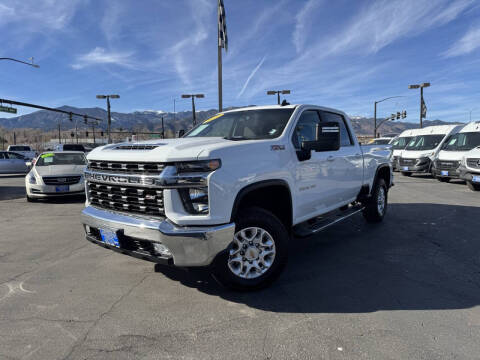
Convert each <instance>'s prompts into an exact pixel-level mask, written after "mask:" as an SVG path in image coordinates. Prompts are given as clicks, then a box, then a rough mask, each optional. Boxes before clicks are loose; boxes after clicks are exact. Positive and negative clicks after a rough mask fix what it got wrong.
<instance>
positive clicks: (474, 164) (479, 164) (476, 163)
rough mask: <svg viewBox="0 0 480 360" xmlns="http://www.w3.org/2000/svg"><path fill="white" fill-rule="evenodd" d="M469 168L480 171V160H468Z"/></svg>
mask: <svg viewBox="0 0 480 360" xmlns="http://www.w3.org/2000/svg"><path fill="white" fill-rule="evenodd" d="M467 166H468V167H471V168H474V169H480V159H471V158H470V159H467Z"/></svg>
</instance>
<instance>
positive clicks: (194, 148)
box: [87, 137, 262, 162]
mask: <svg viewBox="0 0 480 360" xmlns="http://www.w3.org/2000/svg"><path fill="white" fill-rule="evenodd" d="M259 141H262V140H245V141H232V140H226V139H223V138H221V137H191V138H177V139H163V140H162V139H157V140H149V141H141V142H127V143H120V144H111V145H105V146H102V147H99V148H96V149H94V150H92V151H91V152H90V153H89V154H88V155H87V159H88V160H103V161H134V162H135V161H137V162H170V161H188V160H197V159H198V158H199V157H200V153H202V156H201V157H208V156H209V154H210V152H211V151H212V150H216V149H219V148H230V147H236V146H240V144H245V143H251V142H255V143H257V142H259ZM142 147H146V148H145V149H142Z"/></svg>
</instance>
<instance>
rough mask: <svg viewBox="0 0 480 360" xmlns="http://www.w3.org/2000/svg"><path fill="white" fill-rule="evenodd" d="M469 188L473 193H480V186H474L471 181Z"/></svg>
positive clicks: (468, 184) (468, 183) (468, 182)
mask: <svg viewBox="0 0 480 360" xmlns="http://www.w3.org/2000/svg"><path fill="white" fill-rule="evenodd" d="M467 186H468V188H469V189H470V190H473V191H480V184H474V183H473V182H471V181H467Z"/></svg>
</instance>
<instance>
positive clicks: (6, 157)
mask: <svg viewBox="0 0 480 360" xmlns="http://www.w3.org/2000/svg"><path fill="white" fill-rule="evenodd" d="M28 170H29V168H28V166H27V159H25V158H24V157H23V155H20V154H17V153H14V152H11V151H0V174H25V173H27V172H28Z"/></svg>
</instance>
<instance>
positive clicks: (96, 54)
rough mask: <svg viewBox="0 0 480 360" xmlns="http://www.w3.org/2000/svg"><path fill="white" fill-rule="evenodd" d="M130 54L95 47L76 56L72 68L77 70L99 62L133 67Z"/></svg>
mask: <svg viewBox="0 0 480 360" xmlns="http://www.w3.org/2000/svg"><path fill="white" fill-rule="evenodd" d="M132 55H133V53H132V52H115V51H106V50H105V49H104V48H102V47H96V48H95V49H93V50H92V51H90V52H88V53H86V54H83V55H80V56H78V57H77V60H76V62H75V63H74V64H72V68H74V69H76V70H78V69H83V68H85V67H87V66H92V65H99V64H115V65H118V66H123V67H133V62H132V60H131V57H132Z"/></svg>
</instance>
